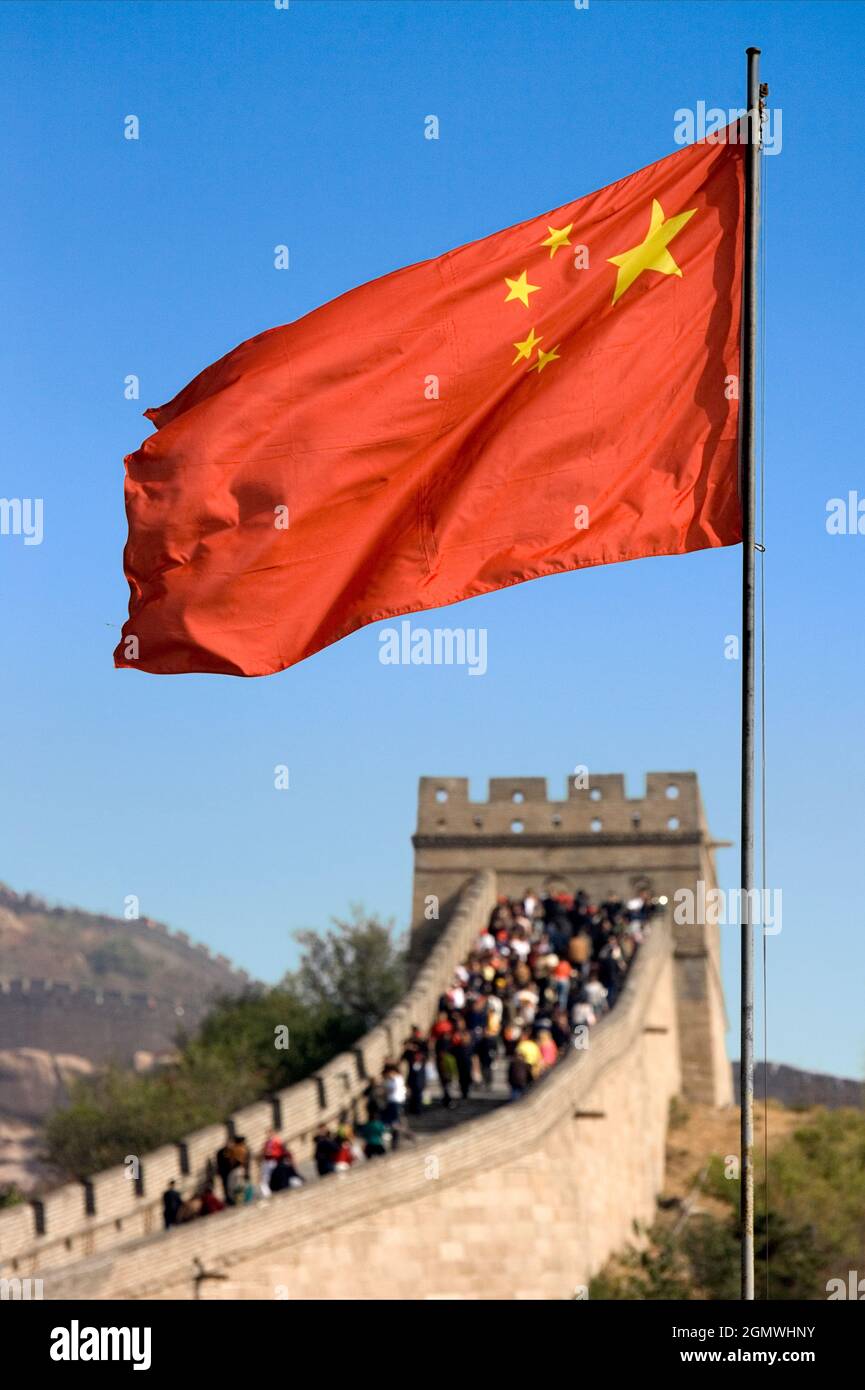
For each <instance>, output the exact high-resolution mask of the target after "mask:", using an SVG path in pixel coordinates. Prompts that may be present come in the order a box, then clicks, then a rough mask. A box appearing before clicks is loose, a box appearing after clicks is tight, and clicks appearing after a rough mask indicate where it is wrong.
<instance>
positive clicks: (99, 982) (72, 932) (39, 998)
mask: <svg viewBox="0 0 865 1390" xmlns="http://www.w3.org/2000/svg"><path fill="white" fill-rule="evenodd" d="M253 983H254V982H252V981H251V980H250V979H249V976H248V975H247V974H246V973H245V971H242V970H237V969H235V967H234V966H233V965H232V963H231V961H229V960H228V959H227V958H226V957H225V956H220V955H213V954H211V952H210V951H209V949H208V948H207V947H206V946H201V945H199V944H197V943H195V942H192V941H190V939H189V937H188V936H186V935H185V933H183V932H172V931H170V930H169V929H168V928H167V927H165V926H163V925H162V924H161V923H160V922H154V921H152V920H151V919H150V918H146V917H144V918H139V919H135V920H132V921H126V920H125V919H124V918H118V917H106V916H100V915H98V914H96V913H92V912H84V911H82V910H81V909H80V908H71V907H52V906H50V905H49V904H48V903H46V902H44V901H43V900H42V899H41V898H38V897H36V896H35V895H34V894H32V893H23V894H21V893H16V892H14V891H13V890H12V889H11V888H7V887H6V886H5V885H3V884H0V1184H2V1183H5V1182H15V1183H17V1184H19V1185H20V1186H22V1187H24V1188H28V1187H32V1186H33V1184H34V1182H36V1181H38V1180H39V1178H40V1177H41V1176H42V1170H41V1165H40V1162H39V1157H38V1154H39V1131H40V1128H41V1123H42V1121H43V1120H44V1118H45V1116H46V1115H47V1114H48V1113H49V1111H51V1110H53V1109H54V1108H56V1107H57V1106H58V1105H63V1104H64V1103H65V1102H66V1100H67V1097H68V1089H69V1086H70V1084H71V1083H72V1082H73V1081H74V1079H75V1078H76V1077H78V1076H83V1075H87V1074H88V1073H89V1072H92V1071H93V1069H94V1068H95V1067H99V1066H101V1065H104V1064H105V1063H107V1062H112V1061H116V1062H118V1063H120V1064H122V1065H124V1066H134V1067H136V1068H146V1067H148V1066H152V1065H153V1063H154V1062H155V1061H157V1060H158V1059H160V1058H165V1057H167V1056H170V1055H171V1054H172V1052H173V1050H174V1047H175V1042H176V1038H177V1035H178V1033H179V1032H181V1031H183V1032H185V1033H189V1032H192V1031H194V1029H195V1028H196V1026H197V1025H198V1024H199V1023H200V1022H201V1020H202V1018H203V1017H204V1015H205V1014H206V1013H207V1011H208V1008H209V1007H210V1005H211V1003H212V1001H213V1000H215V999H216V998H217V997H219V996H221V995H222V996H224V995H236V994H240V993H242V992H243V991H244V990H245V989H247V988H249V987H250V986H252V985H253Z"/></svg>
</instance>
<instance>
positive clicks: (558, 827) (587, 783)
mask: <svg viewBox="0 0 865 1390" xmlns="http://www.w3.org/2000/svg"><path fill="white" fill-rule="evenodd" d="M703 829H705V819H704V817H703V812H702V807H701V805H700V794H699V787H698V784H697V776H696V773H693V772H650V773H649V774H648V776H647V778H646V791H645V795H644V796H641V797H629V796H627V795H626V794H625V779H624V776H623V775H622V773H620V772H615V773H599V774H592V775H591V776H588V775H585V776H581V775H580V774H576V775H574V774H572V775H571V776H569V777H568V778H567V781H566V798H565V799H564V800H561V801H557V800H550V799H549V797H548V795H547V779H546V778H545V777H492V778H490V782H489V797H488V799H487V800H486V801H472V800H470V798H469V782H468V778H467V777H422V778H421V779H420V794H419V798H418V823H417V836H435V837H441V836H449V835H470V836H475V837H477V836H478V835H520V834H526V835H549V836H550V837H552V838H553V839H556V838H558V837H560V836H566V835H592V836H594V835H610V834H615V835H628V836H630V835H633V834H635V833H643V834H665V835H666V834H670V835H672V834H688V833H690V834H692V835H693V834H699V833H700V831H701V830H703Z"/></svg>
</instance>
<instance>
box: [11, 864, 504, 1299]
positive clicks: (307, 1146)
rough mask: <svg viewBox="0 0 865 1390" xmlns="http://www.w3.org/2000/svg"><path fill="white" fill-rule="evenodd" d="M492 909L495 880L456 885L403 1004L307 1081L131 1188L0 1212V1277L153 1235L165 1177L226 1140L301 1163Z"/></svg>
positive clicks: (202, 1139) (349, 1111)
mask: <svg viewBox="0 0 865 1390" xmlns="http://www.w3.org/2000/svg"><path fill="white" fill-rule="evenodd" d="M494 902H495V877H494V875H493V874H490V873H486V872H482V873H480V874H477V875H475V877H474V878H473V879H470V880H469V881H468V882H467V884H466V885H465V888H464V891H463V892H462V894H461V895H460V899H459V903H458V905H457V907H456V910H455V911H454V912H453V913H452V915H451V918H450V920H449V921H448V923H447V925H446V927H445V928H444V929H443V931H442V933H441V935H440V937H439V939H438V941H437V942H436V944H435V946H434V948H433V949H432V951H431V952H430V954H429V956H428V958H427V959H426V960H425V961H424V962H423V965H422V967H421V969H420V970H419V972H418V973H417V975H416V976H415V978H414V980H413V982H412V985H411V988H410V989H409V991H408V993H407V995H406V997H405V998H404V999H403V1000H402V1001H401V1002H400V1004H399V1005H397V1007H396V1008H395V1009H393V1010H392V1011H391V1012H390V1013H389V1014H388V1015H387V1017H386V1018H385V1019H384V1020H383V1022H382V1023H381V1024H379V1025H378V1027H376V1028H374V1029H372V1030H371V1031H370V1032H369V1033H367V1034H366V1035H365V1036H364V1037H363V1038H361V1039H360V1040H359V1042H358V1043H357V1044H356V1045H355V1046H354V1047H353V1048H352V1049H351V1051H349V1052H344V1053H341V1054H340V1055H339V1056H337V1057H334V1058H333V1060H332V1061H330V1062H328V1063H327V1064H326V1066H324V1067H322V1068H321V1070H320V1071H319V1072H317V1073H316V1074H315V1075H314V1076H312V1077H310V1078H308V1079H307V1080H306V1081H301V1082H299V1083H298V1085H296V1086H291V1087H289V1088H287V1089H286V1090H284V1091H281V1092H279V1093H278V1094H277V1095H276V1096H274V1097H273V1099H272V1100H270V1101H266V1100H265V1101H257V1102H255V1103H253V1104H252V1105H248V1106H245V1107H244V1108H243V1109H241V1110H239V1111H237V1112H236V1113H235V1114H233V1115H231V1116H228V1117H227V1119H226V1122H225V1123H224V1124H218V1125H210V1126H209V1127H208V1128H206V1129H204V1130H199V1131H197V1132H196V1133H195V1134H191V1135H188V1136H187V1137H186V1138H185V1139H184V1140H183V1141H182V1143H180V1144H168V1145H166V1146H165V1147H164V1148H162V1149H158V1150H156V1152H155V1153H150V1154H144V1155H140V1156H139V1159H140V1181H139V1182H138V1183H135V1182H134V1181H132V1180H131V1178H130V1171H131V1170H130V1169H128V1168H126V1167H124V1166H120V1167H117V1168H112V1169H109V1170H108V1171H106V1172H104V1173H99V1174H97V1175H96V1176H95V1177H94V1178H93V1179H92V1180H91V1181H90V1183H89V1184H87V1185H85V1184H83V1183H68V1184H66V1185H65V1186H63V1187H61V1188H58V1189H57V1190H55V1191H54V1192H51V1193H49V1194H47V1196H46V1197H44V1198H43V1199H42V1200H41V1201H40V1202H34V1203H28V1205H27V1206H26V1207H18V1208H13V1209H11V1210H10V1211H7V1212H0V1273H3V1274H7V1275H9V1276H11V1275H15V1274H18V1275H21V1274H24V1275H26V1274H28V1273H31V1272H35V1271H36V1270H40V1271H41V1270H43V1269H46V1268H49V1267H52V1268H53V1267H56V1266H59V1265H63V1264H71V1263H73V1262H75V1261H79V1260H81V1259H86V1258H89V1257H91V1256H94V1255H98V1254H99V1253H100V1252H103V1251H109V1250H112V1249H114V1248H116V1247H118V1246H124V1245H126V1244H128V1243H129V1242H130V1241H134V1240H137V1239H140V1238H141V1237H145V1236H148V1235H150V1234H151V1233H152V1232H155V1231H157V1230H158V1229H159V1228H160V1226H161V1219H162V1218H161V1212H162V1202H161V1195H162V1192H163V1190H164V1188H165V1187H166V1185H167V1183H168V1181H169V1179H170V1178H175V1179H178V1186H180V1187H181V1189H182V1190H188V1189H191V1188H192V1187H194V1186H195V1184H196V1183H197V1182H198V1181H200V1180H201V1178H202V1177H203V1176H204V1171H205V1165H206V1163H207V1161H208V1159H212V1158H213V1156H214V1154H215V1153H216V1151H217V1149H219V1148H220V1147H221V1146H222V1144H224V1143H225V1140H226V1137H227V1136H228V1134H229V1133H233V1134H243V1135H244V1136H245V1137H246V1139H247V1141H248V1143H249V1144H250V1147H251V1148H252V1150H253V1151H255V1150H256V1149H258V1148H260V1146H261V1145H262V1144H263V1142H264V1138H265V1135H266V1133H267V1130H268V1129H269V1128H270V1126H271V1125H274V1124H275V1125H276V1126H277V1127H278V1129H279V1131H280V1133H281V1134H282V1135H283V1136H284V1137H285V1138H286V1139H287V1141H288V1142H289V1144H290V1145H291V1147H292V1148H293V1150H294V1151H295V1154H296V1155H297V1156H298V1157H299V1158H305V1157H307V1156H308V1154H309V1152H310V1151H311V1147H312V1135H313V1133H314V1131H315V1129H316V1128H317V1127H318V1126H319V1125H320V1124H324V1123H331V1122H333V1121H335V1120H337V1119H339V1118H348V1117H352V1118H353V1117H354V1115H355V1112H356V1109H357V1106H358V1104H359V1102H360V1098H361V1096H362V1094H363V1091H364V1089H365V1088H366V1085H367V1082H368V1080H369V1078H370V1077H371V1076H375V1075H378V1074H379V1073H380V1072H381V1069H382V1067H383V1065H384V1063H385V1061H386V1060H387V1059H388V1058H389V1057H391V1056H394V1055H395V1054H398V1053H399V1051H400V1050H401V1044H402V1042H403V1040H404V1038H405V1037H406V1035H407V1034H408V1032H409V1029H410V1027H411V1026H412V1024H414V1023H417V1024H419V1025H420V1026H421V1027H425V1026H427V1025H428V1024H429V1023H431V1022H432V1019H433V1016H434V1012H435V1006H436V1004H437V1002H438V999H439V996H440V994H441V993H442V990H443V989H444V988H445V987H446V986H447V985H448V984H449V983H450V981H451V978H452V976H453V971H454V967H455V966H456V965H457V964H459V962H460V961H461V960H463V959H464V958H465V956H466V954H467V952H468V949H469V947H470V945H471V943H472V942H473V941H474V939H475V937H476V936H477V935H478V933H479V932H480V930H481V929H482V927H483V926H484V925H485V924H486V922H487V920H488V918H489V914H490V911H491V910H492V907H493V904H494Z"/></svg>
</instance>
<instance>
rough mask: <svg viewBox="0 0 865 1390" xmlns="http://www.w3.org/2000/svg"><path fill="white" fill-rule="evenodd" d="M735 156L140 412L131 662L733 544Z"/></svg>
mask: <svg viewBox="0 0 865 1390" xmlns="http://www.w3.org/2000/svg"><path fill="white" fill-rule="evenodd" d="M733 129H734V128H732V127H731V131H732V130H733ZM722 134H723V133H722ZM744 148H745V147H744V145H741V144H738V143H732V142H731V143H716V142H706V143H702V144H697V145H691V146H688V147H687V148H685V149H682V150H679V151H678V152H677V153H675V154H673V155H670V156H669V157H668V158H666V159H662V160H660V161H659V162H658V163H656V164H652V165H650V166H649V167H648V168H646V169H641V170H640V171H639V172H638V173H636V174H631V175H630V176H629V177H628V178H625V179H622V180H621V181H620V182H619V183H614V184H611V185H610V186H609V187H608V188H604V189H602V190H601V191H600V192H598V193H592V194H589V196H588V197H585V198H580V199H578V200H577V201H576V202H573V203H567V204H565V205H564V207H561V208H558V209H557V210H556V211H554V212H551V213H549V214H547V215H545V216H543V217H535V218H531V219H530V220H529V221H527V222H521V223H519V224H518V225H517V226H515V227H509V228H508V229H507V230H506V231H503V232H498V233H496V234H495V235H493V236H488V237H485V238H484V239H483V240H482V241H476V242H472V243H471V244H469V245H467V246H462V247H460V248H459V249H458V250H456V251H450V252H448V253H447V254H446V255H443V256H439V257H438V258H437V259H435V260H430V261H424V262H422V263H421V264H419V265H414V266H410V267H408V269H405V270H398V271H395V272H394V273H393V274H390V275H385V276H383V277H382V278H381V279H379V280H374V281H372V282H371V283H370V284H366V285H361V286H360V287H359V288H358V289H355V290H350V291H349V292H348V293H347V294H344V295H342V296H340V298H339V299H336V300H333V301H332V302H331V303H329V304H325V305H324V306H323V307H322V308H320V309H316V310H314V311H313V312H312V313H310V314H307V315H306V317H305V318H302V319H300V320H299V321H298V322H297V323H293V324H288V325H286V326H284V327H281V328H274V329H271V330H270V331H269V332H266V333H262V334H259V336H258V337H255V338H251V339H250V340H249V341H248V342H245V343H242V344H241V345H240V347H238V348H235V349H234V351H233V352H230V353H229V354H228V355H227V356H226V357H223V358H222V359H221V360H220V361H219V362H217V363H215V364H214V365H213V366H212V367H208V368H207V369H206V370H205V371H203V372H202V373H201V374H200V375H199V376H197V377H196V378H195V380H194V381H192V382H191V383H190V385H189V386H187V387H186V388H185V389H184V390H183V391H181V392H180V394H179V395H178V396H175V398H174V400H173V401H171V402H170V403H169V404H168V405H164V406H160V407H159V408H158V409H155V410H148V411H147V412H146V414H147V417H148V418H149V419H150V420H152V421H153V422H154V424H155V425H156V426H157V432H156V433H155V434H153V435H151V437H150V438H149V439H146V440H145V441H144V443H143V444H142V446H141V448H140V449H139V450H138V451H137V452H136V453H134V454H131V455H129V457H128V458H127V459H126V464H127V478H126V508H127V514H128V518H129V540H128V543H127V546H126V551H125V570H126V575H127V578H128V580H129V585H130V589H131V598H130V605H129V619H128V621H127V622H126V624H125V626H124V629H123V637H122V638H121V641H120V643H119V645H118V647H117V650H116V652H115V664H116V665H118V666H132V667H138V668H139V669H142V670H146V671H155V672H177V671H215V672H226V673H229V674H233V675H247V676H256V675H266V674H269V673H270V672H273V671H279V670H282V669H284V668H285V667H287V666H291V665H293V664H294V663H295V662H297V661H301V660H303V658H304V657H307V656H310V655H311V654H312V653H313V652H316V651H319V650H320V649H321V648H322V647H326V646H328V645H329V644H330V643H331V642H336V641H338V640H339V639H340V638H341V637H345V636H346V635H347V634H348V633H350V632H354V631H355V630H356V629H357V628H359V627H362V626H363V625H364V624H366V623H371V622H375V621H377V620H378V619H380V618H390V617H394V616H395V615H397V614H404V613H412V612H417V611H419V610H422V609H428V608H435V607H438V606H439V605H442V604H449V603H456V602H458V601H459V600H460V599H465V598H469V597H471V596H472V595H476V594H483V593H486V592H488V591H489V590H491V589H500V588H504V587H506V586H507V585H509V584H518V583H521V582H522V581H524V580H527V579H536V578H538V577H540V576H542V575H549V574H557V573H560V572H562V571H565V570H573V569H579V568H581V567H582V566H584V565H602V564H609V563H611V562H613V561H617V560H633V559H637V558H640V557H643V556H648V555H675V554H681V553H683V552H685V551H691V550H700V549H703V548H704V547H706V546H720V545H731V544H733V543H734V542H736V541H739V540H740V539H741V516H740V507H739V499H738V490H737V430H738V389H737V387H738V372H739V326H740V288H741V268H742V264H741V257H742V252H741V246H742V236H741V228H742V206H743V158H744Z"/></svg>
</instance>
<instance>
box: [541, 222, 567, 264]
mask: <svg viewBox="0 0 865 1390" xmlns="http://www.w3.org/2000/svg"><path fill="white" fill-rule="evenodd" d="M573 226H574V224H573V222H569V223H568V225H567V227H562V228H561V229H560V230H559V231H556V228H555V227H551V226H550V224H549V223H547V231H548V232H549V236H548V237H547V239H546V241H542V242H541V246H549V248H550V260H552V259H553V256H554V255H555V254H556V252H557V251H558V249H559V247H560V246H570V244H571V242H570V238H569V235H568V234H569V232H571V231H572V230H573Z"/></svg>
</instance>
